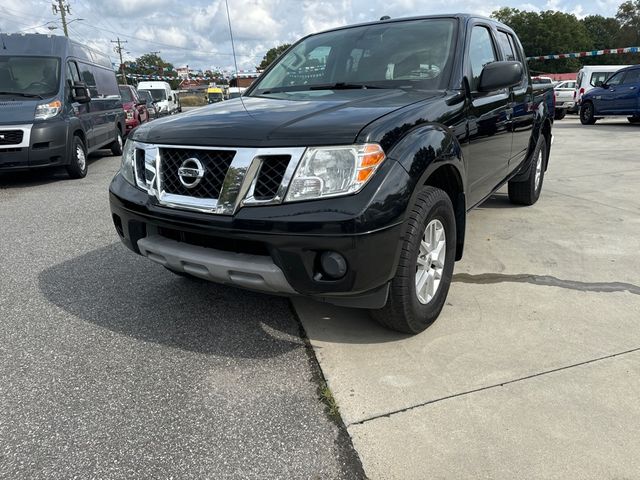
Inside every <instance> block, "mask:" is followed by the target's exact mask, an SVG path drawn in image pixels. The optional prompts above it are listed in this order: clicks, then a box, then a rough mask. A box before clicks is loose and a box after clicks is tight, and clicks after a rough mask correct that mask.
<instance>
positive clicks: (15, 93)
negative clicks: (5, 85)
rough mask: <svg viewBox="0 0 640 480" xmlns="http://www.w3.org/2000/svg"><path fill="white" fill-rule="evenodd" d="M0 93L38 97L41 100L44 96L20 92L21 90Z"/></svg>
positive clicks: (0, 93) (1, 93)
mask: <svg viewBox="0 0 640 480" xmlns="http://www.w3.org/2000/svg"><path fill="white" fill-rule="evenodd" d="M0 95H17V96H19V97H27V98H39V99H40V100H43V99H44V98H43V97H41V96H40V95H38V94H37V93H22V92H0Z"/></svg>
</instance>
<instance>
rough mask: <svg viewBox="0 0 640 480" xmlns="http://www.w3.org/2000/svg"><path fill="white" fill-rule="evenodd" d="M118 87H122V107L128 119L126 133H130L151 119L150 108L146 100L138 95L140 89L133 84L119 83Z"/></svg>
mask: <svg viewBox="0 0 640 480" xmlns="http://www.w3.org/2000/svg"><path fill="white" fill-rule="evenodd" d="M118 88H119V89H120V97H122V107H123V108H124V113H125V115H126V119H127V122H126V132H125V133H126V135H129V132H131V130H133V129H134V128H136V127H137V126H138V125H142V124H143V123H144V122H148V121H149V119H150V118H149V110H148V109H147V103H146V101H144V100H142V99H141V98H140V97H139V96H138V91H137V90H136V89H135V88H133V87H132V86H131V85H118Z"/></svg>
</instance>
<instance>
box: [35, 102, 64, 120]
mask: <svg viewBox="0 0 640 480" xmlns="http://www.w3.org/2000/svg"><path fill="white" fill-rule="evenodd" d="M61 110H62V102H60V100H54V101H53V102H49V103H41V104H40V105H38V106H37V107H36V114H35V117H34V118H35V120H46V119H48V118H51V117H55V116H56V115H57V114H58V113H60V111H61Z"/></svg>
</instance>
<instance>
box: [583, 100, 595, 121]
mask: <svg viewBox="0 0 640 480" xmlns="http://www.w3.org/2000/svg"><path fill="white" fill-rule="evenodd" d="M580 123H582V124H583V125H593V124H594V123H596V117H595V112H594V109H593V103H591V102H585V103H583V104H582V107H580Z"/></svg>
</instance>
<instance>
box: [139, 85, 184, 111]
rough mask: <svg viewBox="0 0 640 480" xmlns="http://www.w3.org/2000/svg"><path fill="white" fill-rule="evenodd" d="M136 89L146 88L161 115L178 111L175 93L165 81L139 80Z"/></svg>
mask: <svg viewBox="0 0 640 480" xmlns="http://www.w3.org/2000/svg"><path fill="white" fill-rule="evenodd" d="M138 90H139V91H140V90H147V91H148V92H149V93H150V94H151V96H152V97H153V101H154V102H155V103H156V105H157V107H158V112H159V113H160V114H161V115H172V114H174V113H176V112H177V111H178V101H177V98H176V94H175V93H174V92H173V91H172V90H171V85H169V84H168V83H167V82H140V83H139V84H138Z"/></svg>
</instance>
